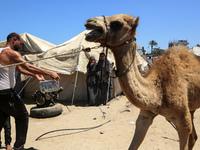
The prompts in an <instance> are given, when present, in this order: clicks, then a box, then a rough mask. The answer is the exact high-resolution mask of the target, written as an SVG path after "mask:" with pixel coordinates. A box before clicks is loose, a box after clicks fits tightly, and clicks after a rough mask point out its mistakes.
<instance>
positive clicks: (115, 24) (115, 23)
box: [110, 21, 123, 31]
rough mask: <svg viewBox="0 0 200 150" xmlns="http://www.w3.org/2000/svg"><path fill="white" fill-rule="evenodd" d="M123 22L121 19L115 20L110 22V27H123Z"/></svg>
mask: <svg viewBox="0 0 200 150" xmlns="http://www.w3.org/2000/svg"><path fill="white" fill-rule="evenodd" d="M122 26H123V24H122V23H121V22H119V21H113V22H111V23H110V28H111V29H112V30H114V31H116V30H119V29H121V28H122Z"/></svg>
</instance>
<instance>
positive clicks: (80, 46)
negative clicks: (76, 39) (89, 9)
mask: <svg viewBox="0 0 200 150" xmlns="http://www.w3.org/2000/svg"><path fill="white" fill-rule="evenodd" d="M83 39H84V36H83V37H82V39H81V41H80V43H79V50H81V48H82V42H83ZM79 56H80V52H79V53H78V59H77V66H76V70H77V72H76V78H75V83H74V91H73V96H72V104H71V105H73V103H74V95H75V92H76V87H77V85H76V84H77V78H78V70H79V69H78V65H79Z"/></svg>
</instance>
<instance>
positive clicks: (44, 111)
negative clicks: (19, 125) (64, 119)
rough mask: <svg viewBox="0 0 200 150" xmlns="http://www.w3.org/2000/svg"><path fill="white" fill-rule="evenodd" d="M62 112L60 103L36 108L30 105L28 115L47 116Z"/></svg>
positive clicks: (34, 116)
mask: <svg viewBox="0 0 200 150" xmlns="http://www.w3.org/2000/svg"><path fill="white" fill-rule="evenodd" d="M61 113H62V105H61V104H55V105H53V106H49V107H44V108H38V107H32V108H31V109H30V116H31V117H33V118H49V117H54V116H58V115H60V114H61Z"/></svg>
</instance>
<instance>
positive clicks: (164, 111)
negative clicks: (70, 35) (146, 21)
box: [85, 14, 200, 150]
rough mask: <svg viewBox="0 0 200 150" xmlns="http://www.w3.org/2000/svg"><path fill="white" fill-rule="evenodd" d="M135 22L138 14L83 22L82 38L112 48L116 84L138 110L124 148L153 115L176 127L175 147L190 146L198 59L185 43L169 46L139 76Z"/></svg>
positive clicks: (199, 90)
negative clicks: (134, 16) (128, 140)
mask: <svg viewBox="0 0 200 150" xmlns="http://www.w3.org/2000/svg"><path fill="white" fill-rule="evenodd" d="M138 24H139V17H137V18H133V17H132V16H131V15H125V14H118V15H114V16H111V17H95V18H90V19H88V20H87V22H86V24H85V26H86V28H87V29H92V31H91V32H90V33H88V34H87V35H86V40H87V41H90V42H99V43H101V44H102V45H104V46H107V47H109V48H110V49H111V50H112V52H113V54H114V56H115V60H116V66H117V69H118V71H119V73H118V75H119V78H118V79H119V82H120V85H121V88H122V90H123V92H124V93H125V95H126V97H127V98H128V100H129V101H130V102H131V103H132V104H133V105H135V106H136V107H138V108H140V114H139V116H138V119H137V121H136V129H135V134H134V137H133V139H132V142H131V144H130V147H129V150H136V149H138V147H139V146H140V144H141V143H142V141H143V139H144V137H145V135H146V132H147V130H148V128H149V126H150V125H151V124H152V122H153V119H154V118H155V117H156V116H157V115H162V116H164V117H165V118H166V120H168V121H170V122H172V123H173V124H174V125H175V126H176V129H177V132H178V135H179V143H180V144H179V145H180V150H192V148H193V146H194V144H195V142H196V140H197V134H196V131H195V127H194V124H193V118H194V112H195V110H196V109H197V108H199V107H200V60H199V59H198V58H197V57H196V56H195V55H194V54H193V53H192V52H190V51H188V49H187V47H173V48H171V49H169V50H166V51H165V53H164V54H163V55H162V56H161V57H159V58H158V59H156V60H155V61H154V63H153V65H152V67H151V68H150V70H149V71H148V72H147V73H146V75H145V76H144V77H143V76H142V75H141V74H140V72H139V70H138V67H137V64H136V58H135V52H136V49H135V48H136V42H135V41H133V40H132V39H134V37H135V35H136V28H137V26H138ZM120 75H121V76H120Z"/></svg>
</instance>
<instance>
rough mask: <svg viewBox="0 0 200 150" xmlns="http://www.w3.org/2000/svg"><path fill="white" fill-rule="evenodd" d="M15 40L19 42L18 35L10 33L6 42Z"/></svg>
mask: <svg viewBox="0 0 200 150" xmlns="http://www.w3.org/2000/svg"><path fill="white" fill-rule="evenodd" d="M15 37H16V38H17V40H20V36H19V34H17V33H15V32H12V33H10V34H9V35H8V36H7V42H10V41H11V40H12V39H13V38H15Z"/></svg>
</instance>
